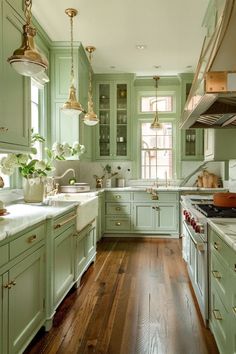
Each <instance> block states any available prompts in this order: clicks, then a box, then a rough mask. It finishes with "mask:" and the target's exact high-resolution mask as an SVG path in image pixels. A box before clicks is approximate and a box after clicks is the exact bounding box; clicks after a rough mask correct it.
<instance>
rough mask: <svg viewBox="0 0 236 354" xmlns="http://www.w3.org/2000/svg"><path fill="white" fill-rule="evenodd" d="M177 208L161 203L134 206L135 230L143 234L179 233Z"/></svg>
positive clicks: (136, 204)
mask: <svg viewBox="0 0 236 354" xmlns="http://www.w3.org/2000/svg"><path fill="white" fill-rule="evenodd" d="M176 208H177V206H176V205H175V204H174V205H168V204H159V203H149V204H148V203H134V204H133V230H135V231H143V232H145V231H146V232H149V231H150V232H158V233H159V232H164V233H171V232H178V222H177V220H178V217H177V212H176Z"/></svg>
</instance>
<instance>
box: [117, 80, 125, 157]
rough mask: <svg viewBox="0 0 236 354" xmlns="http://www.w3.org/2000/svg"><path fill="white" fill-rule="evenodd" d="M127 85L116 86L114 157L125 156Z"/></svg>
mask: <svg viewBox="0 0 236 354" xmlns="http://www.w3.org/2000/svg"><path fill="white" fill-rule="evenodd" d="M127 113H128V112H127V84H117V85H116V156H127Z"/></svg>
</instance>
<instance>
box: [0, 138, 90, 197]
mask: <svg viewBox="0 0 236 354" xmlns="http://www.w3.org/2000/svg"><path fill="white" fill-rule="evenodd" d="M36 141H38V142H40V143H43V142H45V139H44V138H43V137H42V136H41V135H39V134H32V138H31V151H30V153H29V154H14V153H10V154H8V155H7V156H5V157H3V158H2V159H1V161H0V172H1V173H3V174H5V175H8V176H10V175H12V174H13V173H14V171H15V169H19V172H20V174H21V175H22V177H23V183H22V184H23V194H24V200H25V202H27V203H40V202H42V201H43V199H44V196H45V184H46V179H47V175H48V173H50V172H51V171H52V170H53V169H54V168H53V166H52V162H53V160H65V158H66V157H67V156H72V155H75V154H76V153H78V151H84V147H83V145H80V144H79V143H74V144H73V146H70V145H69V144H67V143H63V144H59V145H61V148H60V151H59V150H55V146H57V147H58V146H59V145H58V143H55V144H53V148H52V149H48V148H46V151H47V155H48V158H49V159H48V160H39V159H36V158H34V157H35V155H36V154H37V149H36V148H35V147H34V144H35V142H36Z"/></svg>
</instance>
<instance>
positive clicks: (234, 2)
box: [180, 0, 236, 129]
mask: <svg viewBox="0 0 236 354" xmlns="http://www.w3.org/2000/svg"><path fill="white" fill-rule="evenodd" d="M235 28H236V0H228V1H226V4H225V8H224V10H223V13H222V16H221V17H220V19H219V21H218V23H217V25H216V28H215V32H214V33H213V35H212V37H211V38H210V40H208V41H207V40H206V39H205V41H204V44H203V48H202V51H201V55H200V59H199V62H198V67H197V71H196V74H195V76H194V80H193V84H192V88H191V91H190V94H189V97H188V99H187V102H186V104H185V107H184V111H183V113H182V116H181V123H180V128H181V129H188V128H236V62H235V57H236V46H235V44H234V45H233V43H235ZM232 41H233V42H232Z"/></svg>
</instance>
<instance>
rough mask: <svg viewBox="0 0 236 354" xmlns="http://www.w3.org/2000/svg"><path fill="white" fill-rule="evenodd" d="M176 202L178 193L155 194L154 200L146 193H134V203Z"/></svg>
mask: <svg viewBox="0 0 236 354" xmlns="http://www.w3.org/2000/svg"><path fill="white" fill-rule="evenodd" d="M152 201H153V202H174V203H175V202H177V201H178V193H169V192H156V198H155V197H154V196H153V195H152V194H151V193H147V192H134V202H152Z"/></svg>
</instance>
